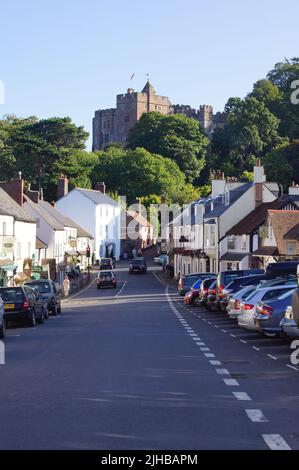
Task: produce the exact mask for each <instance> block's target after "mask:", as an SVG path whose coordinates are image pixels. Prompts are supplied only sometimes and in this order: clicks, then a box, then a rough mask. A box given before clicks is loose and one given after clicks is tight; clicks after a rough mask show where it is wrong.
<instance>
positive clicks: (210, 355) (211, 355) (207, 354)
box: [205, 353, 215, 357]
mask: <svg viewBox="0 0 299 470" xmlns="http://www.w3.org/2000/svg"><path fill="white" fill-rule="evenodd" d="M205 356H206V357H215V354H212V353H205Z"/></svg>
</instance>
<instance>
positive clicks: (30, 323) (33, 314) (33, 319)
mask: <svg viewBox="0 0 299 470" xmlns="http://www.w3.org/2000/svg"><path fill="white" fill-rule="evenodd" d="M29 325H30V326H31V327H32V328H34V327H35V325H36V320H35V311H34V310H32V314H31V318H30V319H29Z"/></svg>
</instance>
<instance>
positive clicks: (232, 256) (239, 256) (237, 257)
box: [220, 251, 249, 261]
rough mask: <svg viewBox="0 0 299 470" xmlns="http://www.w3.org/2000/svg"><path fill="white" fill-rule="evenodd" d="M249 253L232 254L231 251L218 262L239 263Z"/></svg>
mask: <svg viewBox="0 0 299 470" xmlns="http://www.w3.org/2000/svg"><path fill="white" fill-rule="evenodd" d="M248 254H249V253H234V252H233V251H228V252H227V253H225V254H224V255H222V256H221V258H220V261H241V260H242V259H243V258H245V256H248Z"/></svg>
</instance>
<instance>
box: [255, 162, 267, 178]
mask: <svg viewBox="0 0 299 470" xmlns="http://www.w3.org/2000/svg"><path fill="white" fill-rule="evenodd" d="M253 181H254V183H265V181H266V175H265V172H264V167H263V166H262V165H261V160H260V159H259V158H258V159H257V161H256V164H255V165H254V167H253Z"/></svg>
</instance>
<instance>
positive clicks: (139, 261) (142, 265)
mask: <svg viewBox="0 0 299 470" xmlns="http://www.w3.org/2000/svg"><path fill="white" fill-rule="evenodd" d="M146 271H147V266H146V262H145V259H144V258H142V257H139V258H133V259H132V261H131V263H130V265H129V274H133V273H142V274H145V273H146Z"/></svg>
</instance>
